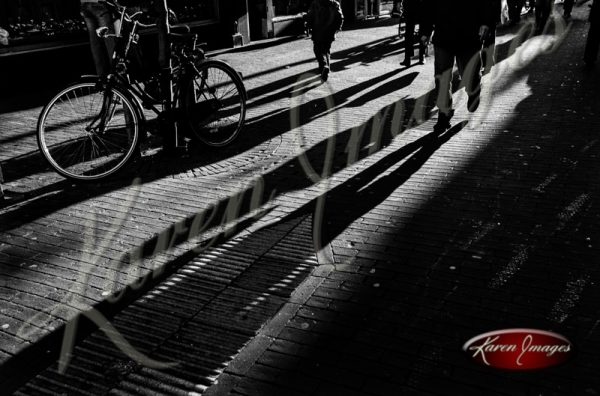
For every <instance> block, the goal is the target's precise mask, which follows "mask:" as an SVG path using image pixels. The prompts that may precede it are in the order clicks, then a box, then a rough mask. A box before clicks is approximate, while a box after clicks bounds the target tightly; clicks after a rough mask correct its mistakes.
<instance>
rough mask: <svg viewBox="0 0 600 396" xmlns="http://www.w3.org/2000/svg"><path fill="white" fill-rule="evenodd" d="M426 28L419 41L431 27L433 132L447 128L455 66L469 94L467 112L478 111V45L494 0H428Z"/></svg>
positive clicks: (492, 17) (486, 31) (490, 20)
mask: <svg viewBox="0 0 600 396" xmlns="http://www.w3.org/2000/svg"><path fill="white" fill-rule="evenodd" d="M425 7H426V10H427V12H426V19H428V20H429V21H428V22H426V23H425V26H426V29H425V30H424V31H423V33H424V34H423V35H422V36H421V40H423V41H425V40H427V37H429V34H430V29H433V31H434V32H435V33H434V35H433V40H432V41H433V45H434V57H435V60H434V73H435V85H436V92H437V95H438V96H437V102H436V104H437V107H438V110H439V113H438V120H437V123H436V124H435V127H434V131H435V132H443V131H445V130H446V129H448V128H450V120H451V119H452V116H453V115H454V110H453V109H452V72H453V68H454V62H455V61H456V64H457V66H458V71H459V74H460V76H461V80H462V84H463V85H464V86H465V89H466V91H467V95H468V98H469V99H468V102H467V107H468V110H469V111H470V112H473V111H475V110H477V108H478V106H479V101H480V93H481V54H480V52H481V48H482V44H483V42H484V40H485V39H487V36H488V34H489V32H490V26H493V25H494V24H495V23H496V22H495V21H496V20H497V16H496V15H495V11H494V10H496V7H494V6H493V0H427V1H426V3H425Z"/></svg>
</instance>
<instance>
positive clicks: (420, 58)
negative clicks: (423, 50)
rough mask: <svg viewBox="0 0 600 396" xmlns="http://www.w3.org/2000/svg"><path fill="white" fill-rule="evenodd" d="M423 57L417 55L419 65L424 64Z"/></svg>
mask: <svg viewBox="0 0 600 396" xmlns="http://www.w3.org/2000/svg"><path fill="white" fill-rule="evenodd" d="M425 62H426V61H425V57H424V56H423V55H420V56H419V65H424V64H425Z"/></svg>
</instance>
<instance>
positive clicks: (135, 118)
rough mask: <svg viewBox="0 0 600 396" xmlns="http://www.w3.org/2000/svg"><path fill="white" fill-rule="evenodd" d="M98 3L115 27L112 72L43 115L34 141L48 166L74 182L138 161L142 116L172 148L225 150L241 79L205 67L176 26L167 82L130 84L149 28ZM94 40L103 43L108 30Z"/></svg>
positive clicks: (213, 65) (191, 38)
mask: <svg viewBox="0 0 600 396" xmlns="http://www.w3.org/2000/svg"><path fill="white" fill-rule="evenodd" d="M104 3H105V4H107V5H108V6H110V7H111V8H113V9H114V10H115V12H116V13H118V15H119V19H120V24H118V26H119V28H118V29H117V31H116V34H115V35H114V39H115V41H116V45H115V53H114V56H113V64H112V68H111V72H110V73H109V75H108V76H107V77H105V78H98V77H97V76H83V77H82V78H81V79H80V80H79V81H78V82H76V83H74V84H71V85H69V86H68V87H66V88H64V89H63V90H61V91H60V92H59V93H58V94H57V95H56V96H54V97H53V98H52V99H51V100H50V102H48V104H47V105H46V106H45V107H44V109H43V110H42V112H41V114H40V116H39V120H38V125H37V138H38V145H39V148H40V151H41V152H42V154H43V156H44V157H45V158H46V160H47V161H48V163H49V164H50V166H51V167H52V168H53V169H54V170H56V171H57V172H58V173H60V174H61V175H63V176H65V177H67V178H69V179H73V180H77V181H97V180H100V179H103V178H106V177H108V176H111V175H113V174H115V173H116V172H118V171H119V170H121V169H122V168H123V167H124V166H125V165H126V164H127V163H129V162H130V161H131V160H132V159H133V158H135V157H137V156H139V153H140V142H141V141H142V140H143V139H144V138H145V136H146V131H145V127H146V118H145V116H144V109H147V110H150V111H152V112H154V113H155V114H156V115H157V116H158V119H159V120H161V121H166V122H167V123H168V125H171V126H172V127H170V128H167V129H168V130H169V134H170V135H172V136H167V137H165V139H166V138H172V139H175V142H176V144H177V145H179V144H181V143H180V141H181V139H180V135H181V134H184V133H185V134H186V136H189V137H190V138H194V139H197V140H199V141H200V142H202V143H204V144H206V145H208V146H225V145H227V144H229V143H231V142H232V141H233V140H234V139H235V138H236V137H237V136H238V135H239V133H240V131H241V130H242V128H243V126H244V121H245V115H246V100H247V95H246V90H245V88H244V84H243V82H242V78H241V76H240V74H239V73H237V72H236V71H235V70H234V69H233V68H232V67H231V66H229V65H228V64H227V63H225V62H223V61H221V60H216V59H207V58H206V57H205V55H204V51H203V50H202V48H201V47H202V45H203V44H199V43H198V42H197V41H198V37H197V35H195V34H191V33H189V28H188V27H186V26H183V29H184V30H185V32H184V33H173V32H170V33H169V45H170V54H171V59H170V63H171V67H170V68H169V72H168V76H164V75H160V76H159V75H158V74H156V75H154V76H151V77H149V78H146V79H144V80H141V81H140V80H139V79H135V78H133V77H132V76H131V73H130V69H131V68H133V67H132V66H133V65H135V62H136V59H135V58H136V57H135V56H134V54H135V53H136V51H135V50H136V47H137V45H138V40H139V37H140V34H139V33H140V32H139V30H140V29H143V28H153V27H156V24H151V23H143V22H142V20H143V19H142V18H143V17H144V13H143V12H139V11H138V12H130V11H129V12H128V9H127V8H126V7H123V6H121V5H119V4H118V3H117V2H116V1H115V0H108V1H105V2H104ZM180 29H181V28H180ZM180 29H178V30H180ZM174 30H175V29H174ZM97 33H98V35H99V36H100V37H104V38H107V37H108V36H109V35H107V29H99V30H98V32H97ZM165 78H166V79H167V83H166V85H165V83H164V82H165ZM161 87H162V89H161ZM165 87H166V88H165ZM165 91H166V92H165Z"/></svg>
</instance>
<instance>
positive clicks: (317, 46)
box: [313, 41, 325, 74]
mask: <svg viewBox="0 0 600 396" xmlns="http://www.w3.org/2000/svg"><path fill="white" fill-rule="evenodd" d="M313 52H314V53H315V58H316V59H317V63H318V64H319V74H321V73H322V72H323V67H325V58H324V56H323V49H322V48H321V43H319V42H318V41H313Z"/></svg>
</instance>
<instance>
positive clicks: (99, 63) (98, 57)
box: [81, 3, 110, 76]
mask: <svg viewBox="0 0 600 396" xmlns="http://www.w3.org/2000/svg"><path fill="white" fill-rule="evenodd" d="M96 5H97V4H95V3H83V4H82V5H81V16H82V17H83V20H84V22H85V25H86V28H87V31H88V36H89V40H90V49H91V51H92V58H93V59H94V66H95V68H96V74H98V75H99V76H105V75H106V74H108V72H109V70H110V58H108V56H107V50H106V45H105V43H104V42H103V41H102V40H103V39H101V38H100V37H98V35H97V34H96V29H98V28H99V27H101V25H100V22H99V19H98V14H97V12H96V11H97V8H96V7H95V6H96Z"/></svg>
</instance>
